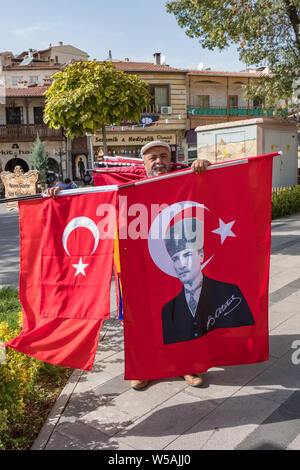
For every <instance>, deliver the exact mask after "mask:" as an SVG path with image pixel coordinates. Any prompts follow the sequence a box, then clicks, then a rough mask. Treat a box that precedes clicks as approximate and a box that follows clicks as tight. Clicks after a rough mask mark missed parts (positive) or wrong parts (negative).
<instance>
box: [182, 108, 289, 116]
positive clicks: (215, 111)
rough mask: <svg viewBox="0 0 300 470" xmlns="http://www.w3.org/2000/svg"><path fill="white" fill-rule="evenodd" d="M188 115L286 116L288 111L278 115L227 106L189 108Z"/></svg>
mask: <svg viewBox="0 0 300 470" xmlns="http://www.w3.org/2000/svg"><path fill="white" fill-rule="evenodd" d="M188 114H191V115H192V116H227V115H228V116H278V115H279V116H286V114H287V110H284V111H281V112H280V113H278V112H277V111H275V110H274V109H265V108H248V107H238V106H237V107H235V106H234V107H231V106H229V107H228V110H227V107H226V106H206V107H199V108H196V107H193V106H188Z"/></svg>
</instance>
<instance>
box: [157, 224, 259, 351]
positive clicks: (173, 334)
mask: <svg viewBox="0 0 300 470" xmlns="http://www.w3.org/2000/svg"><path fill="white" fill-rule="evenodd" d="M165 245H166V248H167V252H168V254H169V256H170V257H171V259H172V261H173V264H174V269H175V272H176V274H177V276H178V279H179V280H180V281H181V282H182V284H183V288H182V290H181V292H180V293H179V294H178V295H177V296H176V297H175V298H173V299H171V300H170V301H169V302H168V303H167V304H166V305H165V306H164V308H163V310H162V326H163V342H164V344H170V343H177V342H183V341H191V340H197V339H198V338H200V337H201V336H204V335H206V334H207V333H209V332H210V331H212V330H215V329H217V328H235V327H239V326H246V325H253V324H254V319H253V316H252V313H251V311H250V309H249V306H248V304H247V301H246V299H245V298H244V296H243V294H242V292H241V290H240V289H239V287H238V286H236V285H234V284H230V283H226V282H221V281H216V280H214V279H210V278H208V277H206V276H205V275H204V274H203V273H202V266H201V265H202V263H203V259H204V251H203V222H202V221H199V220H198V219H196V218H187V219H183V220H181V221H179V222H177V223H176V224H175V225H173V226H172V227H170V228H169V230H168V231H167V233H166V238H165Z"/></svg>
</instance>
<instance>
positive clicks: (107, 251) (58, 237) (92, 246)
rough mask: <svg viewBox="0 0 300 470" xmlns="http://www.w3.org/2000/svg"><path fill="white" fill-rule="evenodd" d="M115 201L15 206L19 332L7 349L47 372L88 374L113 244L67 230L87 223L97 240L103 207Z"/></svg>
mask: <svg viewBox="0 0 300 470" xmlns="http://www.w3.org/2000/svg"><path fill="white" fill-rule="evenodd" d="M115 197H116V195H115V192H109V193H98V194H89V195H79V196H66V197H61V198H59V199H58V200H56V201H53V200H52V199H48V200H36V201H26V202H22V203H20V204H19V209H20V301H21V304H22V307H23V325H22V331H21V333H20V335H19V336H18V337H16V338H14V339H13V340H11V341H9V342H8V343H7V346H9V347H12V348H14V349H16V350H17V351H20V352H23V353H25V354H28V355H30V356H33V357H36V358H38V359H41V360H43V361H46V362H50V363H52V364H56V365H61V366H66V367H73V368H78V369H85V370H90V369H91V368H92V365H93V362H94V357H95V353H96V349H97V345H98V339H99V333H100V329H101V327H102V324H103V319H104V317H106V316H107V314H108V312H109V304H108V301H107V300H106V298H107V299H109V291H108V292H107V288H108V285H109V283H110V276H111V271H112V260H113V241H114V240H113V238H112V239H111V240H107V239H101V240H99V243H98V244H97V243H96V241H97V240H96V239H97V237H95V236H94V235H95V234H96V233H97V232H96V230H94V232H93V231H92V230H91V228H89V224H87V225H86V226H85V227H84V228H83V227H82V223H79V225H77V226H76V230H75V229H74V226H73V225H72V220H74V217H75V218H76V217H86V218H90V219H91V220H92V221H93V222H94V223H95V224H96V225H97V228H98V231H99V232H101V230H102V229H103V227H104V230H105V225H106V224H105V222H104V219H103V217H102V216H103V210H105V207H106V206H105V205H103V204H106V205H107V204H110V203H111V204H112V206H113V207H114V205H115ZM87 198H88V201H87ZM101 204H102V207H100V206H101ZM97 208H98V209H97ZM104 217H105V216H104ZM44 218H45V219H44ZM83 221H85V222H86V219H83ZM79 222H80V221H79ZM81 222H82V220H81ZM70 223H71V225H70ZM44 227H45V230H44ZM67 227H69V228H67ZM90 227H92V228H93V229H94V225H93V224H90ZM66 228H67V231H66ZM64 235H65V236H64ZM96 245H97V246H96ZM66 250H67V251H68V253H67V252H66ZM92 252H93V253H92ZM42 253H43V254H42ZM78 255H79V256H81V260H82V263H80V260H79V259H78ZM73 265H75V266H73ZM76 265H77V267H76ZM85 265H87V266H85ZM77 271H78V274H77V275H76V273H77ZM83 273H85V274H83ZM97 293H98V294H97ZM101 302H103V305H102V304H101ZM41 313H42V314H41Z"/></svg>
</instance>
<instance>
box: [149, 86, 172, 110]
mask: <svg viewBox="0 0 300 470" xmlns="http://www.w3.org/2000/svg"><path fill="white" fill-rule="evenodd" d="M149 91H150V94H151V96H152V99H151V101H150V104H149V106H148V107H150V111H151V112H154V113H160V110H161V107H162V106H169V86H168V85H154V86H150V87H149Z"/></svg>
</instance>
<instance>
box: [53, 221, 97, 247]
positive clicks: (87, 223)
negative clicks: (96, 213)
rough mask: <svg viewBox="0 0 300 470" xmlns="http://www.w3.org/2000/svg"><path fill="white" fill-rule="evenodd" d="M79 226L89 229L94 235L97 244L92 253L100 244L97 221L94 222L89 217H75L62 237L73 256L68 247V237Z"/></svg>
mask: <svg viewBox="0 0 300 470" xmlns="http://www.w3.org/2000/svg"><path fill="white" fill-rule="evenodd" d="M79 227H85V228H87V229H89V230H90V231H91V232H92V234H93V236H94V239H95V244H94V249H93V251H92V253H91V255H92V254H93V253H94V251H95V250H96V248H97V246H98V243H99V238H100V235H99V230H98V227H97V225H96V224H95V222H93V220H91V219H89V217H75V219H72V220H71V222H69V223H68V225H67V226H66V228H65V230H64V233H63V237H62V242H63V246H64V249H65V251H66V252H67V253H68V255H69V256H71V255H70V253H69V251H68V247H67V243H68V238H69V235H70V234H71V232H73V230H75V229H76V228H79Z"/></svg>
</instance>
